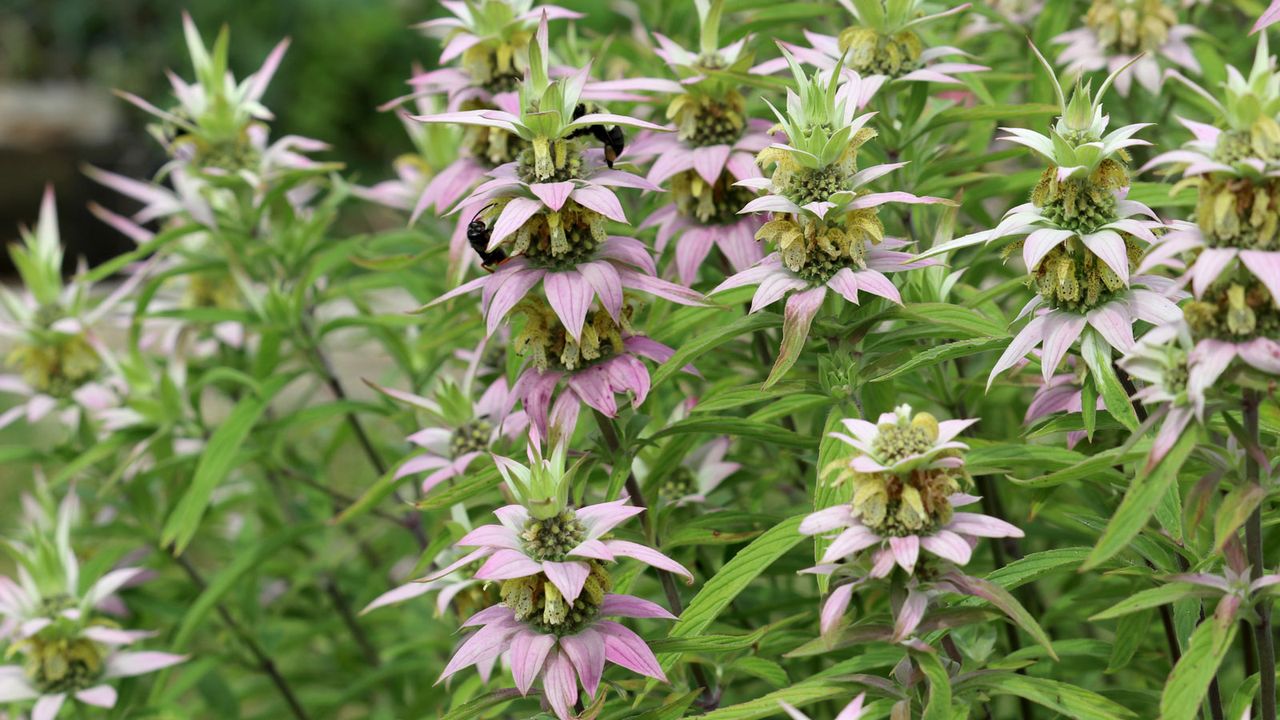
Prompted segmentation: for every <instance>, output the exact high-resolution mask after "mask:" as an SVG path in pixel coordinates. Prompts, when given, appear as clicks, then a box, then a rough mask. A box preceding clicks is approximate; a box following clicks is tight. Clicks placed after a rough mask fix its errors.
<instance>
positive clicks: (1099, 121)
mask: <svg viewBox="0 0 1280 720" xmlns="http://www.w3.org/2000/svg"><path fill="white" fill-rule="evenodd" d="M1032 50H1033V51H1034V52H1035V54H1036V57H1038V58H1039V59H1040V62H1041V64H1042V65H1043V66H1044V67H1045V69H1046V71H1047V72H1048V73H1049V75H1050V77H1051V78H1052V79H1053V86H1054V89H1055V91H1056V93H1057V98H1058V104H1059V107H1060V108H1061V115H1060V116H1059V118H1058V120H1057V122H1056V123H1054V125H1053V127H1052V128H1051V129H1050V130H1049V134H1048V135H1043V134H1041V133H1038V132H1036V131H1034V130H1028V129H1024V128H1004V130H1005V132H1007V133H1008V135H1007V136H1006V137H1005V138H1004V139H1005V140H1008V141H1010V142H1015V143H1018V144H1020V145H1025V146H1026V147H1028V148H1030V149H1031V150H1032V151H1034V152H1035V153H1036V154H1037V155H1040V156H1041V157H1042V158H1044V159H1045V160H1046V161H1047V162H1048V163H1049V167H1047V168H1045V170H1044V173H1043V174H1042V175H1041V177H1040V182H1039V183H1038V184H1037V185H1036V187H1035V189H1034V190H1033V191H1032V193H1031V202H1029V203H1026V204H1024V205H1019V206H1017V207H1014V208H1013V209H1011V210H1009V212H1007V213H1006V214H1005V216H1004V218H1003V219H1001V221H1000V223H999V224H998V225H997V226H996V227H995V228H993V229H991V230H985V231H982V232H977V233H973V234H971V235H966V236H964V237H961V238H956V239H955V240H952V241H951V242H947V243H942V244H940V245H938V246H936V247H934V248H932V249H930V250H929V251H927V252H925V253H922V254H921V255H920V257H921V258H929V257H933V256H936V255H941V254H944V253H948V252H952V251H954V250H958V249H960V248H964V247H968V246H971V245H978V244H983V243H991V242H994V241H996V240H1000V239H1003V238H1009V237H1020V238H1021V236H1025V238H1021V239H1019V240H1018V241H1017V242H1015V243H1014V244H1012V245H1010V246H1008V248H1007V249H1006V250H1005V252H1006V253H1012V252H1014V251H1017V250H1021V251H1022V259H1023V262H1024V263H1025V264H1026V266H1027V270H1028V272H1029V273H1030V277H1029V279H1028V284H1029V285H1031V286H1032V287H1034V288H1035V289H1036V291H1037V295H1036V297H1035V298H1033V299H1032V300H1031V301H1030V302H1029V303H1028V304H1027V305H1026V306H1025V307H1024V308H1023V309H1022V312H1021V313H1020V314H1019V315H1018V319H1021V318H1023V317H1025V316H1027V315H1031V320H1030V321H1029V322H1028V323H1027V324H1026V326H1024V327H1023V329H1022V330H1021V331H1020V332H1019V333H1018V334H1017V336H1016V337H1015V338H1014V340H1013V342H1012V343H1011V344H1010V345H1009V347H1008V348H1007V349H1006V350H1005V352H1004V354H1003V355H1002V356H1001V357H1000V359H999V360H998V361H997V362H996V365H995V367H994V368H993V369H992V371H991V375H990V376H989V377H988V380H987V384H988V386H990V384H991V383H992V382H994V381H995V378H996V376H998V375H999V374H1000V373H1002V372H1004V371H1005V370H1007V369H1009V368H1011V367H1013V366H1014V365H1016V364H1017V363H1018V362H1019V361H1021V360H1022V359H1023V358H1024V357H1026V356H1027V355H1028V354H1029V353H1030V352H1031V351H1032V350H1033V349H1035V348H1036V347H1037V346H1041V345H1042V346H1043V350H1042V353H1041V357H1040V368H1041V373H1042V376H1043V378H1044V379H1045V380H1046V381H1047V380H1048V379H1049V378H1050V377H1052V376H1053V374H1054V373H1055V372H1056V371H1057V368H1058V366H1059V365H1060V364H1061V362H1062V359H1063V357H1065V356H1066V354H1067V352H1068V351H1069V350H1070V349H1071V348H1072V346H1073V345H1074V344H1075V342H1076V340H1078V339H1079V338H1080V337H1081V335H1082V334H1084V333H1086V328H1088V330H1087V332H1088V333H1090V334H1096V336H1097V338H1096V339H1097V341H1099V342H1101V343H1102V344H1103V347H1107V346H1110V347H1113V348H1115V349H1117V350H1119V351H1120V352H1125V351H1127V350H1129V349H1130V348H1132V347H1133V342H1134V341H1133V324H1134V322H1136V321H1138V320H1142V321H1144V322H1148V323H1152V324H1160V323H1163V322H1169V321H1171V320H1175V319H1177V318H1178V317H1179V316H1180V314H1181V313H1180V311H1179V310H1178V307H1177V305H1175V304H1174V303H1173V301H1172V300H1170V299H1169V297H1167V295H1169V294H1175V292H1176V291H1175V289H1174V288H1173V287H1172V283H1171V282H1170V281H1168V280H1167V279H1164V278H1160V277H1156V276H1153V275H1141V274H1134V273H1133V272H1132V268H1133V266H1135V265H1136V264H1137V260H1138V257H1139V255H1140V254H1141V251H1142V243H1150V242H1153V241H1155V239H1156V236H1155V232H1156V231H1157V230H1160V229H1162V228H1163V227H1164V223H1162V222H1160V220H1159V219H1158V218H1157V217H1156V214H1155V213H1154V212H1153V211H1152V210H1151V208H1149V207H1147V206H1146V205H1144V204H1142V203H1140V202H1136V201H1133V200H1128V199H1126V198H1125V196H1126V194H1127V193H1128V189H1129V173H1128V169H1127V168H1126V163H1127V162H1128V160H1129V155H1128V153H1127V152H1126V148H1129V147H1133V146H1136V145H1147V144H1149V143H1147V142H1146V141H1145V140H1139V139H1137V138H1134V137H1133V136H1134V135H1135V134H1136V133H1137V132H1138V131H1139V130H1142V129H1143V128H1145V127H1147V124H1145V123H1141V124H1133V125H1126V126H1125V127H1122V128H1118V129H1116V130H1113V131H1111V132H1107V124H1108V121H1109V118H1108V117H1107V115H1105V114H1104V113H1103V109H1102V96H1103V95H1104V94H1105V93H1106V91H1107V89H1108V88H1110V87H1111V86H1112V84H1113V83H1114V82H1115V80H1116V78H1117V77H1118V76H1119V74H1120V73H1123V72H1124V70H1125V68H1123V67H1122V68H1119V69H1117V70H1116V71H1115V72H1114V73H1112V74H1111V75H1110V76H1108V77H1107V79H1106V80H1105V81H1104V82H1103V83H1102V87H1101V88H1100V89H1099V90H1098V93H1097V94H1096V95H1094V94H1093V93H1092V92H1091V88H1090V86H1089V85H1088V84H1082V82H1081V81H1079V80H1077V82H1076V85H1075V88H1074V90H1073V91H1072V93H1071V95H1070V96H1067V94H1066V92H1065V91H1064V90H1063V88H1062V85H1061V83H1060V82H1058V80H1057V76H1056V75H1055V74H1054V73H1053V68H1052V66H1050V65H1049V63H1048V61H1047V60H1045V59H1044V57H1043V56H1042V55H1040V52H1039V50H1036V48H1035V47H1034V46H1032Z"/></svg>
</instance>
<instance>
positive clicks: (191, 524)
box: [161, 373, 296, 555]
mask: <svg viewBox="0 0 1280 720" xmlns="http://www.w3.org/2000/svg"><path fill="white" fill-rule="evenodd" d="M294 377H296V375H294V374H292V373H291V374H288V375H277V376H276V377H273V378H272V379H270V380H268V381H267V382H265V383H263V385H262V390H261V392H259V393H258V394H256V395H249V396H246V397H244V398H242V399H241V400H240V402H238V403H236V406H235V408H233V409H232V410H231V414H230V415H228V416H227V419H226V420H225V421H224V422H223V423H222V424H221V425H219V426H218V429H217V430H215V431H214V432H213V436H212V437H210V438H209V444H208V445H206V446H205V448H204V451H203V452H202V453H201V454H200V461H199V462H198V463H197V464H196V470H195V474H194V476H193V477H192V478H191V483H190V485H188V486H187V491H186V492H185V493H183V495H182V499H181V500H179V501H178V505H177V507H175V508H174V509H173V512H172V513H171V514H170V515H169V519H168V521H167V522H165V526H164V532H163V533H162V534H161V543H162V544H164V545H166V546H168V545H172V546H173V552H174V554H175V555H180V554H182V552H183V550H185V549H186V547H187V544H188V543H190V542H191V539H192V538H193V537H195V534H196V529H197V528H198V527H199V526H200V519H201V517H203V515H204V511H205V509H206V508H208V507H209V501H210V500H211V499H212V497H213V491H214V489H216V488H217V487H218V485H219V484H220V483H221V482H222V481H223V480H224V479H225V478H226V477H227V474H228V473H230V472H231V469H232V468H233V467H235V466H236V463H237V462H238V461H239V460H240V459H241V458H243V457H244V452H243V448H242V447H241V446H242V445H244V442H245V440H246V439H247V438H248V437H249V433H250V431H252V430H253V427H254V425H256V424H257V422H258V418H260V417H261V416H262V413H263V412H265V411H266V409H267V407H268V406H269V405H270V404H271V400H272V399H273V398H275V396H276V395H277V394H278V393H279V392H280V391H281V390H283V389H284V387H285V386H286V385H288V384H289V383H290V382H291V381H292V380H293V378H294Z"/></svg>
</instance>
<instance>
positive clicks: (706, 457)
mask: <svg viewBox="0 0 1280 720" xmlns="http://www.w3.org/2000/svg"><path fill="white" fill-rule="evenodd" d="M729 444H730V441H729V438H727V437H719V438H716V439H715V440H712V441H710V442H708V443H706V444H704V445H702V446H701V447H699V448H697V449H696V450H694V451H693V452H691V453H689V454H688V455H686V456H685V457H684V459H683V460H681V462H680V464H679V465H677V466H676V467H675V468H674V470H673V471H672V473H671V475H669V476H667V477H665V478H663V479H661V480H660V481H659V483H660V484H659V485H658V495H659V497H661V498H663V499H664V500H666V501H667V502H669V503H671V504H672V505H674V506H676V507H681V506H684V505H693V504H698V503H705V502H707V496H708V495H710V494H711V493H712V491H714V490H715V489H716V488H718V487H720V483H722V482H724V480H725V478H727V477H729V476H730V475H732V474H734V473H735V472H737V471H738V470H740V469H742V464H741V463H736V462H727V461H726V460H725V459H724V456H725V454H726V453H727V452H728V451H729Z"/></svg>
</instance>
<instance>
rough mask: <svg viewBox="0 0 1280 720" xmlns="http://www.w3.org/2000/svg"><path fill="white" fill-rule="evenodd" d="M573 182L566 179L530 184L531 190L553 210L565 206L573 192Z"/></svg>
mask: <svg viewBox="0 0 1280 720" xmlns="http://www.w3.org/2000/svg"><path fill="white" fill-rule="evenodd" d="M573 188H574V185H573V182H571V181H568V180H566V181H565V182H558V183H532V184H530V185H529V191H530V192H532V193H533V194H534V195H536V196H537V197H538V199H539V200H541V201H542V203H543V204H544V205H546V206H547V207H549V208H551V209H552V210H555V211H559V210H560V208H562V207H564V204H565V202H566V201H567V200H568V199H569V193H571V192H573Z"/></svg>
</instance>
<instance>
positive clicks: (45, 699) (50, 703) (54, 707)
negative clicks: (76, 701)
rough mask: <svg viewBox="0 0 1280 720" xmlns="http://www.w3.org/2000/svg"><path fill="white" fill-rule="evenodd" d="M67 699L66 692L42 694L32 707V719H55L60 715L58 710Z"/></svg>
mask: <svg viewBox="0 0 1280 720" xmlns="http://www.w3.org/2000/svg"><path fill="white" fill-rule="evenodd" d="M66 701H67V694H66V693H58V694H57V695H42V696H40V699H39V700H37V701H36V706H35V707H33V708H31V720H54V718H56V717H58V712H59V711H61V710H62V704H63V703H65V702H66Z"/></svg>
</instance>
